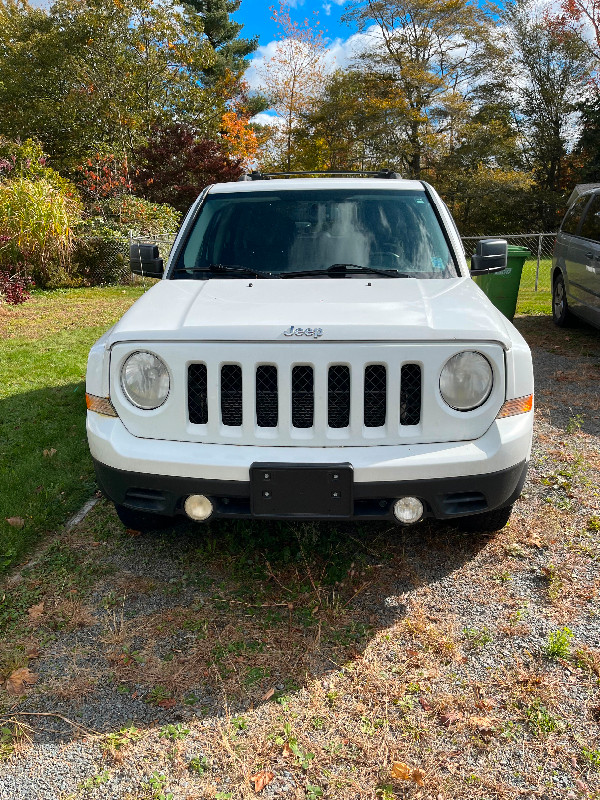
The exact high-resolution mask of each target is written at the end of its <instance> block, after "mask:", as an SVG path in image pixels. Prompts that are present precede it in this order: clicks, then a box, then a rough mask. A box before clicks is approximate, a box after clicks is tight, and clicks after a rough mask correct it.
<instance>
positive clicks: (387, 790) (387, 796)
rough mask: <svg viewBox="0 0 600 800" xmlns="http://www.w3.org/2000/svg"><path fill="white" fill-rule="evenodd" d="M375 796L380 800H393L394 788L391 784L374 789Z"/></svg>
mask: <svg viewBox="0 0 600 800" xmlns="http://www.w3.org/2000/svg"><path fill="white" fill-rule="evenodd" d="M375 794H376V795H377V797H380V798H381V800H394V799H395V797H396V795H395V794H394V787H393V786H392V784H391V783H386V784H383V785H381V786H378V787H377V789H375Z"/></svg>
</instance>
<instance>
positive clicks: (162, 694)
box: [148, 685, 171, 706]
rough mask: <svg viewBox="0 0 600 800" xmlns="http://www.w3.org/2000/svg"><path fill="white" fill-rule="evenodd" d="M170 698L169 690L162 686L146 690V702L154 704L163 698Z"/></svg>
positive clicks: (162, 701) (157, 703) (160, 701)
mask: <svg viewBox="0 0 600 800" xmlns="http://www.w3.org/2000/svg"><path fill="white" fill-rule="evenodd" d="M170 699H171V692H170V691H169V690H168V689H166V688H165V687H164V686H160V685H158V686H155V687H154V688H152V689H151V690H150V691H149V692H148V702H149V703H151V704H152V705H154V706H158V705H160V704H161V703H164V702H165V700H170Z"/></svg>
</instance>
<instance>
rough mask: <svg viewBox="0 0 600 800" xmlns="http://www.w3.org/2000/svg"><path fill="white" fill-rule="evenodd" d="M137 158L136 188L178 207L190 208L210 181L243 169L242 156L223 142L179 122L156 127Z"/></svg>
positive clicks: (236, 174) (225, 178)
mask: <svg viewBox="0 0 600 800" xmlns="http://www.w3.org/2000/svg"><path fill="white" fill-rule="evenodd" d="M135 160H136V162H137V163H138V164H139V167H138V169H137V171H136V172H135V174H133V175H132V182H133V185H134V187H135V189H136V190H137V191H138V192H139V193H140V194H142V195H143V196H144V197H145V198H147V199H148V200H152V201H153V202H156V203H168V204H169V205H171V206H173V207H174V208H176V209H177V210H179V211H187V209H188V208H189V206H190V205H191V204H192V203H193V202H194V200H195V199H196V198H197V197H198V195H199V194H200V192H201V191H202V189H203V188H204V187H205V186H207V185H208V184H210V183H215V182H220V181H232V180H236V179H237V178H239V176H240V175H241V173H242V162H241V159H231V158H230V157H229V156H228V155H227V153H226V152H225V150H224V148H223V146H222V144H221V143H219V142H217V141H214V140H212V139H198V138H196V135H195V132H194V130H193V129H191V128H190V127H188V126H185V125H179V124H171V125H168V126H164V127H155V128H154V129H153V130H152V132H151V135H150V138H149V140H148V142H147V143H146V144H144V145H143V146H142V147H140V148H139V150H137V151H136V153H135Z"/></svg>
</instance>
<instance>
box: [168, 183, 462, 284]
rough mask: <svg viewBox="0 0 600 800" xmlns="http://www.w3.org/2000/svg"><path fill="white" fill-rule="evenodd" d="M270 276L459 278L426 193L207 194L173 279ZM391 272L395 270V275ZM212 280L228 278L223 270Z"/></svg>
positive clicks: (316, 191)
mask: <svg viewBox="0 0 600 800" xmlns="http://www.w3.org/2000/svg"><path fill="white" fill-rule="evenodd" d="M215 264H219V265H227V264H235V265H236V267H237V273H236V272H235V271H232V274H231V277H238V278H239V277H240V273H239V270H240V268H244V269H245V270H252V271H254V272H256V273H260V274H261V275H264V276H265V277H277V276H278V275H279V274H281V273H286V272H301V271H302V272H305V271H307V270H315V271H317V270H320V271H321V275H323V271H324V270H328V269H329V268H330V267H331V266H332V265H333V264H352V265H356V266H357V267H360V269H356V270H354V271H352V270H348V271H347V273H346V277H357V276H361V275H363V276H364V274H365V272H366V270H367V269H368V268H372V269H373V270H376V269H379V270H381V269H384V270H393V271H397V272H398V273H401V275H402V276H403V277H405V276H406V275H407V274H408V275H409V276H411V277H412V276H414V277H416V278H452V277H456V276H457V270H456V267H455V264H454V262H453V259H452V256H451V253H450V250H449V248H448V245H447V243H446V239H445V238H444V234H443V232H442V229H441V227H440V223H439V222H438V219H437V217H436V215H435V213H434V210H433V208H432V207H431V204H430V202H429V199H428V198H427V195H426V194H425V193H424V192H421V191H410V190H409V191H407V190H397V191H396V190H391V189H385V190H377V189H362V190H357V189H356V188H354V189H351V188H348V189H311V190H301V191H299V190H295V189H290V190H283V191H282V190H280V191H268V190H260V191H255V192H250V191H240V192H227V193H222V194H219V193H215V194H209V195H208V196H207V198H206V200H205V202H204V205H203V207H202V210H201V212H200V214H199V215H198V218H197V219H196V222H195V224H194V226H193V228H192V230H191V232H190V234H189V236H188V238H187V242H186V244H185V246H184V248H183V250H182V252H181V255H180V256H179V258H178V261H177V263H176V264H175V265H174V266H175V268H174V270H173V272H172V275H171V277H173V278H196V279H201V280H205V279H206V278H207V277H210V275H209V274H208V273H207V272H203V270H210V269H211V265H215ZM392 274H393V273H392ZM215 277H219V278H223V277H227V275H226V269H225V268H223V269H220V270H219V274H218V275H217V276H215Z"/></svg>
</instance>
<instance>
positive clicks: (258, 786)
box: [250, 769, 275, 792]
mask: <svg viewBox="0 0 600 800" xmlns="http://www.w3.org/2000/svg"><path fill="white" fill-rule="evenodd" d="M274 777H275V775H274V774H273V773H272V772H269V771H268V770H266V769H263V770H261V771H260V772H257V773H256V774H255V775H251V776H250V780H251V781H252V782H253V783H254V791H255V792H262V790H263V789H264V788H265V786H268V785H269V784H270V783H271V781H272V780H273V778H274Z"/></svg>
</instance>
